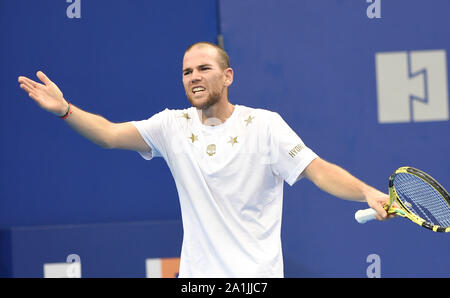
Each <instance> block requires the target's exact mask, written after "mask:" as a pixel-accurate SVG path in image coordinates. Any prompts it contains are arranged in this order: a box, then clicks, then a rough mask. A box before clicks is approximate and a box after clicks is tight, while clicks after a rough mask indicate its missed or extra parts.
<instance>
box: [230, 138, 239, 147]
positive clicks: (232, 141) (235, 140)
mask: <svg viewBox="0 0 450 298" xmlns="http://www.w3.org/2000/svg"><path fill="white" fill-rule="evenodd" d="M237 138H238V137H234V138H233V137H230V140H229V141H228V143H231V146H234V144H236V143H238V141H237Z"/></svg>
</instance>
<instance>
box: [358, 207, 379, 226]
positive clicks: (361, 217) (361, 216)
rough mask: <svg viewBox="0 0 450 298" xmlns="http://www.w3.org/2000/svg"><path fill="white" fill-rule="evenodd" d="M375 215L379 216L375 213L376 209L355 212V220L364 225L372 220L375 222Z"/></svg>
mask: <svg viewBox="0 0 450 298" xmlns="http://www.w3.org/2000/svg"><path fill="white" fill-rule="evenodd" d="M375 214H377V212H376V211H375V209H372V208H367V209H363V210H358V211H356V212H355V219H356V221H357V222H359V223H360V224H363V223H366V222H368V221H370V220H374V219H375Z"/></svg>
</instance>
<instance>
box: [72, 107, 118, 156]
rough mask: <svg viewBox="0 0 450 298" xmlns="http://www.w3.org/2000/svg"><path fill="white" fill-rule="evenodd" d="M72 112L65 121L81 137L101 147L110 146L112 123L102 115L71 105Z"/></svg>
mask: <svg viewBox="0 0 450 298" xmlns="http://www.w3.org/2000/svg"><path fill="white" fill-rule="evenodd" d="M71 109H72V113H71V114H70V116H69V117H67V118H66V119H65V121H66V123H67V124H68V125H69V126H70V127H71V128H73V129H74V130H75V131H76V132H78V133H79V134H80V135H82V136H83V137H85V138H87V139H88V140H90V141H92V142H94V143H95V144H97V145H99V146H101V147H103V148H112V147H113V145H112V141H113V133H112V131H113V128H114V123H112V122H110V121H108V120H107V119H105V118H103V117H102V116H99V115H95V114H92V113H88V112H86V111H83V110H82V109H80V108H78V107H76V106H74V105H71Z"/></svg>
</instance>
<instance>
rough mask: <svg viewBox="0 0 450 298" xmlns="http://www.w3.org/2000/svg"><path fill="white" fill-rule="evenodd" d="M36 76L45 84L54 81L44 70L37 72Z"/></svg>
mask: <svg viewBox="0 0 450 298" xmlns="http://www.w3.org/2000/svg"><path fill="white" fill-rule="evenodd" d="M36 76H37V77H38V78H39V80H41V82H43V83H44V84H45V85H48V84H50V83H51V82H52V81H50V79H49V78H48V77H47V76H46V75H45V74H44V73H43V72H42V71H40V70H39V71H38V72H37V73H36Z"/></svg>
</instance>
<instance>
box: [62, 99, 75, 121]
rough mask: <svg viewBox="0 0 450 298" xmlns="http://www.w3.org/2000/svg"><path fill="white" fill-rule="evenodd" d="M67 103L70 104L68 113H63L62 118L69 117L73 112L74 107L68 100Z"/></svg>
mask: <svg viewBox="0 0 450 298" xmlns="http://www.w3.org/2000/svg"><path fill="white" fill-rule="evenodd" d="M67 104H68V106H67V111H66V113H65V114H64V115H62V116H59V118H61V119H67V117H69V116H70V114H72V107H71V104H70V102H67Z"/></svg>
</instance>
